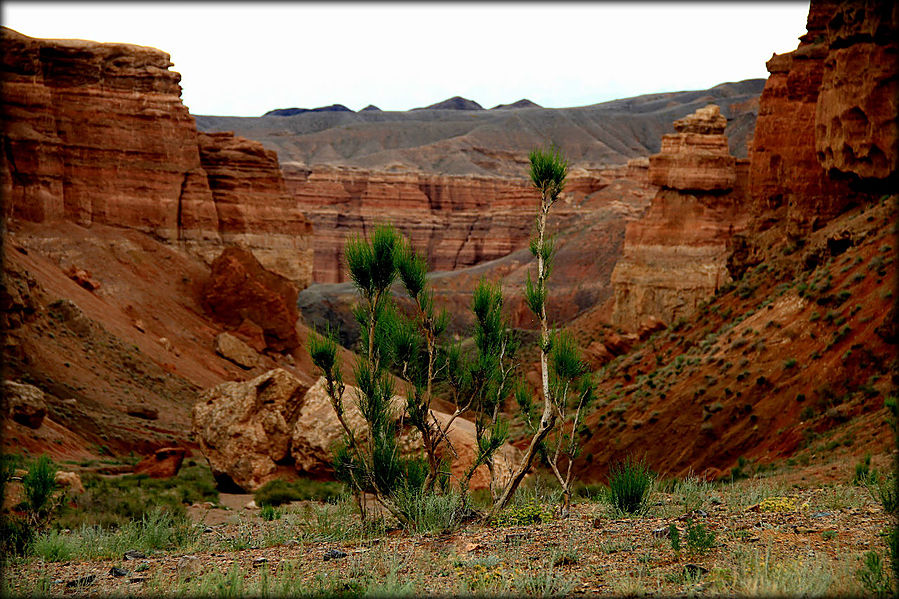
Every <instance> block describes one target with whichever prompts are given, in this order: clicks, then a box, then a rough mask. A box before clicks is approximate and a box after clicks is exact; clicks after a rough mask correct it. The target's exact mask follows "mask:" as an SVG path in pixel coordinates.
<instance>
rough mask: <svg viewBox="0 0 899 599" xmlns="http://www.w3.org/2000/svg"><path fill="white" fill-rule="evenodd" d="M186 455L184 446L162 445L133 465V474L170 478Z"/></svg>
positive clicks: (176, 472)
mask: <svg viewBox="0 0 899 599" xmlns="http://www.w3.org/2000/svg"><path fill="white" fill-rule="evenodd" d="M186 455H187V449H186V448H184V447H163V448H162V449H157V450H156V453H154V454H153V455H151V456H148V457H146V458H144V459H143V460H141V461H140V463H138V464H137V466H135V467H134V473H135V474H146V475H147V476H149V477H151V478H172V477H173V476H175V475H176V474H178V471H179V470H180V469H181V462H183V461H184V456H186Z"/></svg>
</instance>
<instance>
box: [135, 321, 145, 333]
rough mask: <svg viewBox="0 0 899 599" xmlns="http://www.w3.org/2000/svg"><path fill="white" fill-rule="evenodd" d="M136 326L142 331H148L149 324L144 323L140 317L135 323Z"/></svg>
mask: <svg viewBox="0 0 899 599" xmlns="http://www.w3.org/2000/svg"><path fill="white" fill-rule="evenodd" d="M132 324H133V325H134V328H135V329H137V330H138V331H140V332H141V333H145V332H147V326H146V325H145V324H144V321H143V320H141V319H140V318H138V319H137V320H135V321H134V322H133V323H132Z"/></svg>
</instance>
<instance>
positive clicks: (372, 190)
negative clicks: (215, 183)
mask: <svg viewBox="0 0 899 599" xmlns="http://www.w3.org/2000/svg"><path fill="white" fill-rule="evenodd" d="M282 168H283V170H284V178H285V181H286V184H287V189H288V191H289V193H290V194H291V196H292V197H293V198H294V199H295V200H296V202H297V206H298V207H299V209H300V210H301V211H303V213H305V214H306V216H307V218H309V220H310V221H311V222H312V224H313V226H314V230H315V233H314V235H313V242H312V243H313V247H314V250H315V267H314V274H313V279H314V280H315V281H316V282H320V283H337V282H342V281H345V280H347V275H346V272H345V269H344V266H343V247H344V243H345V240H346V238H347V236H348V235H352V234H356V233H365V232H366V231H367V230H368V229H370V228H371V227H372V226H373V225H374V224H376V223H381V222H387V221H389V222H391V223H392V224H393V225H395V226H396V227H397V228H398V229H399V230H400V231H401V232H402V233H403V234H404V235H405V236H407V237H408V238H409V239H410V241H411V242H412V244H413V246H414V247H415V248H416V249H418V250H419V251H422V252H425V253H426V254H427V257H428V263H429V266H430V268H431V269H432V270H455V269H458V268H463V267H466V266H471V265H474V264H479V263H481V262H484V261H487V260H493V259H496V258H501V257H503V256H506V255H507V254H509V253H511V252H513V251H515V250H518V249H521V248H523V247H526V246H527V243H528V239H529V237H530V234H531V228H532V226H533V218H534V210H535V206H536V201H537V195H536V192H535V191H534V189H533V188H532V186H531V185H530V183H529V182H528V181H526V180H525V179H505V178H499V177H477V176H443V175H430V174H424V173H419V172H412V173H409V172H407V173H392V172H384V171H380V172H378V171H367V170H362V169H356V168H349V167H344V168H340V167H314V168H306V167H302V166H299V165H296V164H294V163H286V164H284V165H282ZM607 184H608V179H607V178H606V177H605V176H604V175H603V174H602V173H598V172H593V171H590V172H588V171H586V170H583V169H579V170H578V171H576V172H573V173H572V174H571V176H570V177H569V183H568V185H567V186H566V193H567V194H569V196H572V197H573V196H576V195H578V194H581V195H584V194H590V193H592V192H594V191H596V190H598V189H601V188H602V187H604V186H605V185H607Z"/></svg>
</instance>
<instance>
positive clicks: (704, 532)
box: [687, 518, 715, 555]
mask: <svg viewBox="0 0 899 599" xmlns="http://www.w3.org/2000/svg"><path fill="white" fill-rule="evenodd" d="M714 546H715V533H714V532H712V531H711V530H709V529H707V528H706V527H705V525H703V524H702V523H699V522H697V523H695V524H694V523H693V519H692V518H690V519H688V520H687V549H688V550H689V551H690V553H695V554H698V555H703V554H705V553H708V552H709V550H710V549H711V548H712V547H714Z"/></svg>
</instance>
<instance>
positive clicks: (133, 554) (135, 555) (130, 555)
mask: <svg viewBox="0 0 899 599" xmlns="http://www.w3.org/2000/svg"><path fill="white" fill-rule="evenodd" d="M124 558H125V559H126V560H129V559H147V555H146V554H145V553H141V552H140V551H138V550H136V549H129V550H128V551H126V552H125V555H124Z"/></svg>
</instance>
